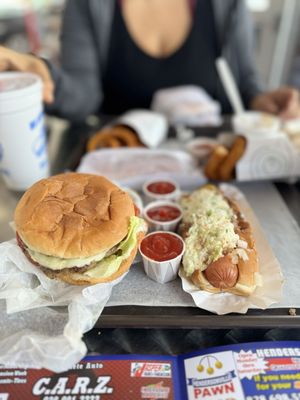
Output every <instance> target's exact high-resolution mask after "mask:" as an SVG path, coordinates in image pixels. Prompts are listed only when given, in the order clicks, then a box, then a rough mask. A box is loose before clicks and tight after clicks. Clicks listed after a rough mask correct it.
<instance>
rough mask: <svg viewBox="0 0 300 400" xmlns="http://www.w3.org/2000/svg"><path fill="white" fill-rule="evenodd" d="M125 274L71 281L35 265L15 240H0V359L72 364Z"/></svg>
mask: <svg viewBox="0 0 300 400" xmlns="http://www.w3.org/2000/svg"><path fill="white" fill-rule="evenodd" d="M123 277H124V275H123V276H122V277H120V278H119V279H117V280H115V281H113V282H109V283H101V284H98V285H93V286H74V285H69V284H66V283H63V282H60V281H56V280H52V279H49V278H48V277H47V276H46V275H45V274H44V273H43V272H42V271H41V270H39V268H36V267H35V266H33V265H32V264H31V263H30V262H29V261H28V260H27V258H26V257H25V256H24V254H23V252H22V250H21V249H20V247H19V246H18V245H17V244H16V241H15V240H11V241H9V242H4V243H2V244H0V321H1V324H0V364H4V365H11V366H18V367H21V366H22V367H31V368H48V369H50V370H52V371H55V372H61V371H65V370H68V369H69V368H71V366H72V365H74V364H75V363H76V362H78V361H80V360H81V359H82V358H83V357H84V356H85V354H86V351H87V349H86V346H85V344H84V343H83V341H82V335H83V333H84V332H86V331H88V330H90V329H91V328H92V327H93V326H94V324H95V322H96V321H97V319H98V318H99V316H100V314H101V312H102V310H103V308H104V306H105V304H106V302H107V301H108V299H109V297H110V294H111V291H112V288H113V286H115V285H116V284H117V283H119V282H120V281H121V280H122V279H123ZM1 299H2V300H1ZM46 306H48V307H46ZM49 306H67V310H66V308H65V307H64V308H62V309H60V308H56V309H51V308H50V307H49ZM33 309H34V310H33Z"/></svg>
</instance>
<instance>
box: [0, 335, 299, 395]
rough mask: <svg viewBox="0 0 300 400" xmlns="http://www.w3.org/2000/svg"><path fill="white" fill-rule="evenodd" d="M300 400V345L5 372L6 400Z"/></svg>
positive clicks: (0, 387)
mask: <svg viewBox="0 0 300 400" xmlns="http://www.w3.org/2000/svg"><path fill="white" fill-rule="evenodd" d="M27 399H28V400H31V399H36V400H37V399H39V400H139V399H145V400H162V399H167V400H197V399H212V400H298V399H299V400H300V342H261V343H247V344H239V345H231V346H222V347H215V348H210V349H206V350H201V351H198V352H194V353H190V354H185V355H180V356H141V355H120V356H115V355H114V356H89V357H86V358H85V359H84V360H82V361H81V362H80V363H78V364H76V365H74V367H73V368H72V369H71V370H69V371H67V372H64V373H60V374H55V373H53V372H51V371H48V370H45V369H41V370H37V369H36V370H34V369H23V368H11V369H9V368H6V367H1V366H0V400H27Z"/></svg>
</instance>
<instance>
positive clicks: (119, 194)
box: [15, 173, 146, 285]
mask: <svg viewBox="0 0 300 400" xmlns="http://www.w3.org/2000/svg"><path fill="white" fill-rule="evenodd" d="M15 224H16V230H17V242H18V244H19V246H20V247H21V248H22V250H23V252H24V254H25V255H26V257H27V258H28V259H29V260H30V261H31V262H32V263H33V264H34V265H36V266H37V267H38V268H40V269H41V270H42V271H44V273H45V274H46V275H47V276H48V277H50V278H54V279H60V280H63V281H65V282H68V283H71V284H75V285H87V284H96V283H100V282H108V281H112V280H114V279H116V278H118V277H119V276H121V275H122V274H124V273H125V272H126V271H127V270H128V269H129V267H130V265H131V264H132V261H133V259H134V257H135V255H136V252H137V249H138V245H139V242H140V241H141V239H142V238H143V236H144V234H145V230H146V228H145V223H144V221H143V220H142V219H141V218H138V217H136V216H135V208H134V204H133V202H132V200H131V198H130V196H129V195H128V194H127V193H126V192H124V191H123V190H121V189H120V188H118V187H117V186H116V185H114V184H113V183H112V182H110V181H109V180H107V179H105V178H104V177H102V176H96V175H89V174H79V173H68V174H61V175H56V176H52V177H50V178H48V179H43V180H41V181H39V182H37V183H35V184H34V185H33V186H32V187H30V188H29V189H28V190H27V191H26V192H25V194H24V195H23V197H22V198H21V200H20V202H19V203H18V205H17V208H16V211H15Z"/></svg>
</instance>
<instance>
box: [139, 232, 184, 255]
mask: <svg viewBox="0 0 300 400" xmlns="http://www.w3.org/2000/svg"><path fill="white" fill-rule="evenodd" d="M182 249H183V244H182V241H181V240H180V239H179V238H178V237H176V236H174V235H171V234H170V233H167V232H158V233H153V234H151V235H148V236H146V237H145V238H144V239H143V241H142V243H141V251H142V253H143V254H144V255H145V256H146V257H148V258H150V259H151V260H154V261H168V260H172V259H173V258H176V257H177V256H179V254H180V253H181V252H182Z"/></svg>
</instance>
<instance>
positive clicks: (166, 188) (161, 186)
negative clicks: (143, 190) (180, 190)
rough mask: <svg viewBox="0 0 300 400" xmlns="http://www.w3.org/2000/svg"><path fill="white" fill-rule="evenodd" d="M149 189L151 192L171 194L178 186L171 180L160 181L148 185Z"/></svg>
mask: <svg viewBox="0 0 300 400" xmlns="http://www.w3.org/2000/svg"><path fill="white" fill-rule="evenodd" d="M147 189H148V190H149V192H151V193H155V194H169V193H172V192H174V191H175V190H176V186H175V185H173V183H171V182H166V181H158V182H153V183H150V184H149V185H148V186H147Z"/></svg>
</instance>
